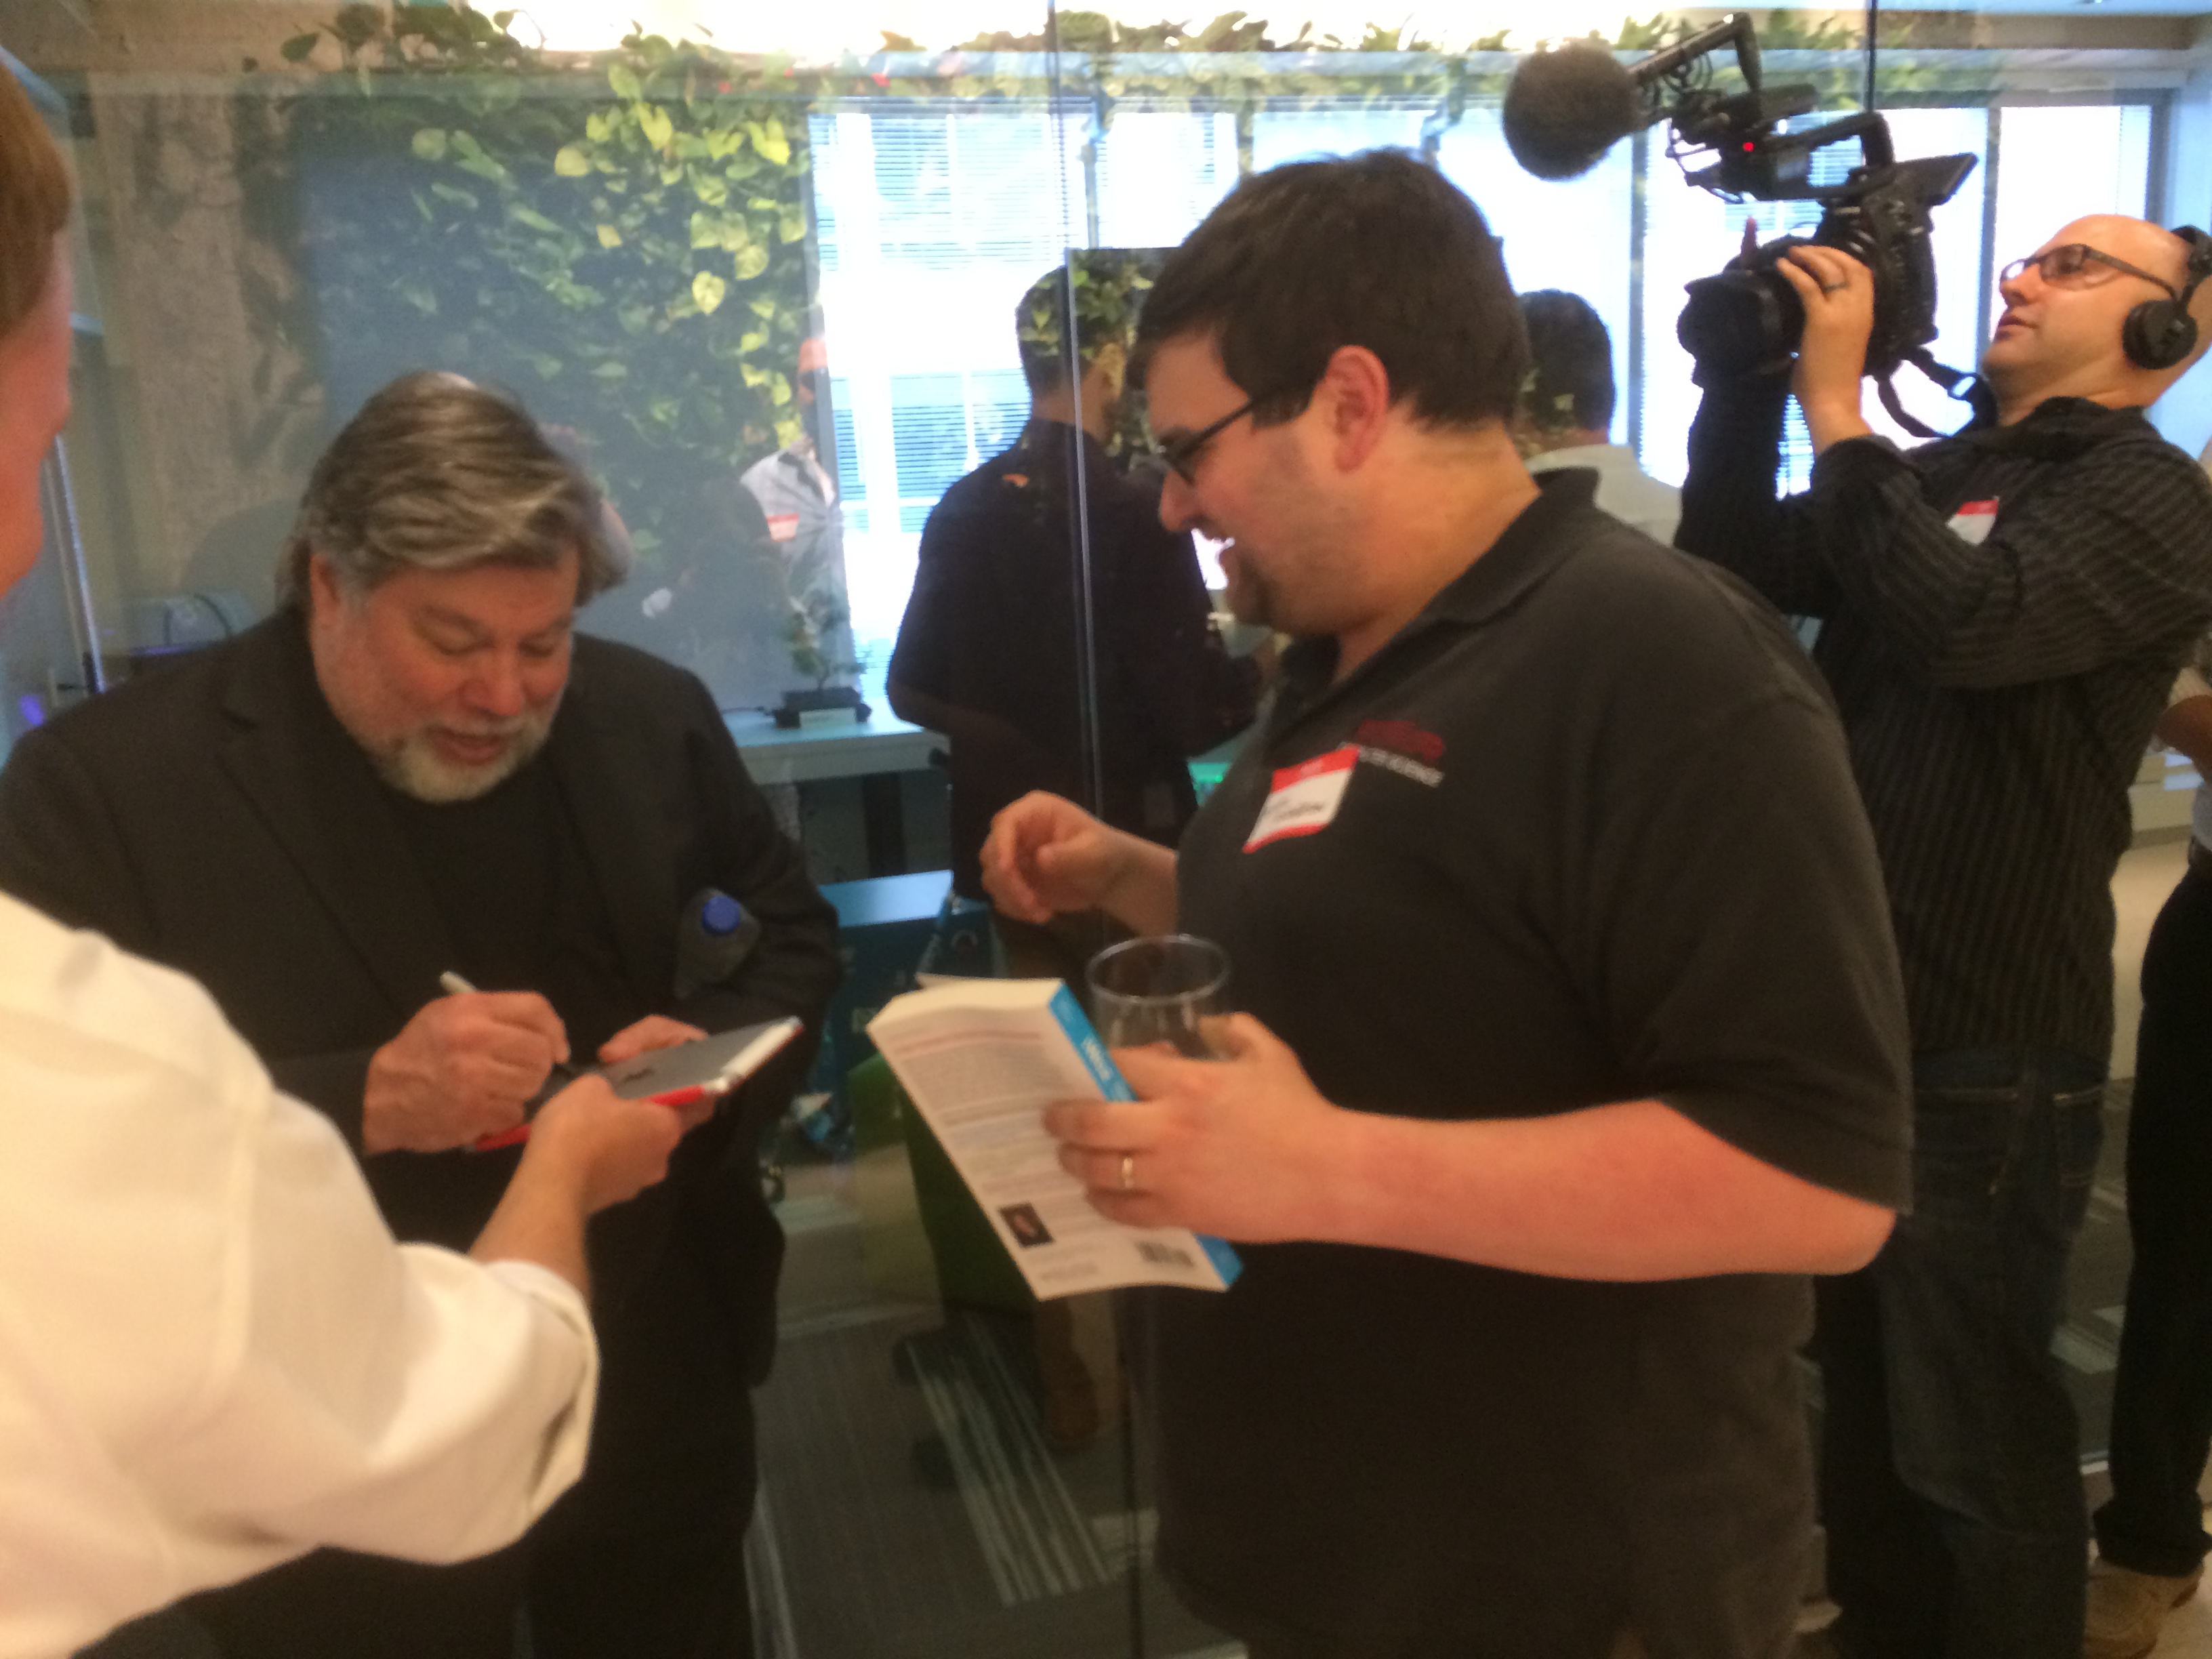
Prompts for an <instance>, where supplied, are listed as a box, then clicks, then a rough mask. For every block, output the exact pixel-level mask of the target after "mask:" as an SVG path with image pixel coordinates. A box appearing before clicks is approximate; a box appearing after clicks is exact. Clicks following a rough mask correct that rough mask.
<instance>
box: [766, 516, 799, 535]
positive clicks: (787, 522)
mask: <svg viewBox="0 0 2212 1659" xmlns="http://www.w3.org/2000/svg"><path fill="white" fill-rule="evenodd" d="M768 538H769V540H770V541H772V542H795V541H797V540H798V539H799V514H797V513H769V515H768Z"/></svg>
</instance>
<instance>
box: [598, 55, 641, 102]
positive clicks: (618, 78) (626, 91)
mask: <svg viewBox="0 0 2212 1659" xmlns="http://www.w3.org/2000/svg"><path fill="white" fill-rule="evenodd" d="M607 84H608V85H609V86H611V87H612V88H614V91H615V96H616V97H617V98H627V99H629V100H630V101H631V102H632V103H635V102H636V101H637V100H639V99H641V98H642V97H644V96H645V88H644V86H643V85H642V84H641V82H639V80H638V78H637V71H636V70H634V69H632V68H631V67H630V66H629V64H615V65H614V66H613V67H612V68H611V69H610V70H608V71H607Z"/></svg>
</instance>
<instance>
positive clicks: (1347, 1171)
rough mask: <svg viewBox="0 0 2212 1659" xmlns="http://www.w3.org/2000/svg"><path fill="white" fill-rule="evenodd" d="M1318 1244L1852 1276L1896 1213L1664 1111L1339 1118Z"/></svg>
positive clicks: (1638, 1267) (1633, 1107)
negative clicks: (1783, 1166)
mask: <svg viewBox="0 0 2212 1659" xmlns="http://www.w3.org/2000/svg"><path fill="white" fill-rule="evenodd" d="M1329 1122H1330V1125H1331V1131H1330V1139H1331V1141H1332V1143H1333V1144H1332V1145H1330V1146H1328V1147H1327V1148H1326V1149H1325V1156H1326V1157H1327V1158H1328V1161H1329V1162H1330V1163H1331V1164H1332V1165H1333V1166H1334V1169H1335V1170H1337V1171H1339V1176H1338V1178H1337V1179H1335V1180H1334V1181H1333V1182H1331V1183H1330V1184H1329V1187H1328V1192H1329V1193H1330V1194H1331V1197H1330V1200H1329V1206H1330V1212H1329V1214H1328V1217H1327V1220H1326V1229H1325V1232H1324V1234H1323V1236H1324V1237H1328V1238H1331V1239H1334V1240H1337V1241H1339V1242H1341V1243H1356V1244H1365V1245H1372V1246H1376V1247H1380V1248H1385V1249H1402V1250H1411V1251H1416V1252H1419V1253H1420V1254H1422V1255H1439V1256H1445V1257H1449V1258H1452V1259H1454V1260H1457V1261H1473V1262H1480V1263H1482V1264H1484V1265H1486V1266H1490V1267H1504V1268H1510V1269H1512V1270H1514V1271H1516V1272H1521V1273H1543V1274H1547V1275H1550V1276H1553V1277H1555V1278H1565V1279H1621V1280H1642V1279H1686V1278H1697V1277H1702V1276H1705V1275H1707V1274H1713V1273H1844V1272H1849V1271H1850V1270H1853V1269H1855V1268H1857V1267H1862V1266H1863V1265H1864V1264H1865V1263H1866V1262H1867V1261H1869V1259H1870V1258H1871V1257H1872V1255H1873V1254H1874V1252H1875V1250H1876V1249H1879V1248H1880V1247H1881V1242H1882V1240H1883V1239H1884V1238H1885V1237H1887V1235H1888V1231H1889V1225H1890V1221H1891V1213H1890V1212H1889V1211H1887V1210H1886V1209H1884V1208H1882V1207H1881V1206H1878V1205H1875V1204H1871V1203H1869V1202H1866V1201H1865V1200H1860V1199H1856V1198H1851V1197H1849V1196H1847V1195H1845V1194H1841V1193H1838V1192H1834V1191H1832V1190H1830V1189H1828V1188H1824V1187H1819V1186H1816V1185H1814V1184H1813V1183H1812V1182H1808V1181H1804V1180H1802V1179H1800V1178H1799V1177H1797V1176H1792V1175H1790V1174H1787V1173H1785V1172H1784V1171H1783V1170H1779V1169H1777V1168H1775V1167H1774V1166H1773V1165H1771V1164H1765V1163H1763V1162H1761V1161H1760V1160H1759V1159H1757V1158H1753V1157H1751V1156H1750V1155H1749V1154H1748V1153H1746V1152H1740V1151H1738V1150H1737V1149H1736V1148H1735V1147H1734V1146H1730V1145H1729V1143H1728V1142H1726V1141H1723V1140H1722V1139H1719V1138H1718V1137H1717V1136H1715V1135H1713V1134H1711V1133H1708V1132H1707V1131H1705V1129H1702V1128H1700V1127H1698V1126H1697V1125H1696V1124H1694V1123H1692V1121H1690V1120H1689V1119H1687V1118H1686V1117H1684V1116H1682V1115H1680V1113H1678V1112H1675V1111H1674V1110H1673V1109H1671V1108H1669V1107H1667V1106H1665V1105H1663V1104H1662V1103H1659V1102H1657V1101H1653V1100H1639V1101H1629V1102H1624V1103H1619V1104H1615V1105H1609V1106H1598V1107H1591V1108H1589V1109H1584V1110H1582V1111H1576V1112H1568V1113H1563V1114H1559V1115H1554V1116H1549V1117H1541V1118H1516V1119H1502V1120H1501V1119H1486V1120H1482V1121H1472V1122H1468V1121H1456V1122H1439V1121H1431V1120H1425V1119H1412V1118H1397V1117H1383V1116H1378V1115H1373V1114H1370V1113H1361V1112H1341V1113H1337V1114H1334V1115H1332V1117H1331V1118H1330V1120H1329Z"/></svg>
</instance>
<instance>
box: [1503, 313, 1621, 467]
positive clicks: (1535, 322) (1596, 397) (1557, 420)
mask: <svg viewBox="0 0 2212 1659" xmlns="http://www.w3.org/2000/svg"><path fill="white" fill-rule="evenodd" d="M1521 319H1522V322H1524V323H1525V324H1527V325H1528V351H1529V355H1530V356H1532V357H1533V358H1534V361H1535V371H1534V373H1533V374H1530V375H1529V377H1528V382H1527V389H1526V390H1525V391H1524V392H1523V393H1522V398H1521V412H1522V414H1523V415H1525V416H1528V419H1529V421H1530V422H1533V423H1534V425H1535V426H1537V427H1538V428H1541V429H1542V430H1545V431H1549V432H1557V431H1561V430H1565V429H1566V428H1580V429H1582V430H1583V431H1585V432H1603V431H1605V430H1606V429H1607V428H1608V427H1610V426H1611V425H1612V424H1613V338H1612V337H1611V336H1610V335H1608V334H1607V332H1606V331H1605V323H1604V320H1603V319H1601V318H1600V317H1599V316H1598V314H1597V313H1596V312H1595V311H1594V310H1592V309H1591V307H1590V305H1589V301H1586V300H1584V299H1583V297H1582V296H1581V295H1578V294H1569V293H1567V292H1566V291H1565V289H1556V288H1545V289H1537V290H1536V291H1535V292H1534V294H1524V295H1522V296H1521Z"/></svg>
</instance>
